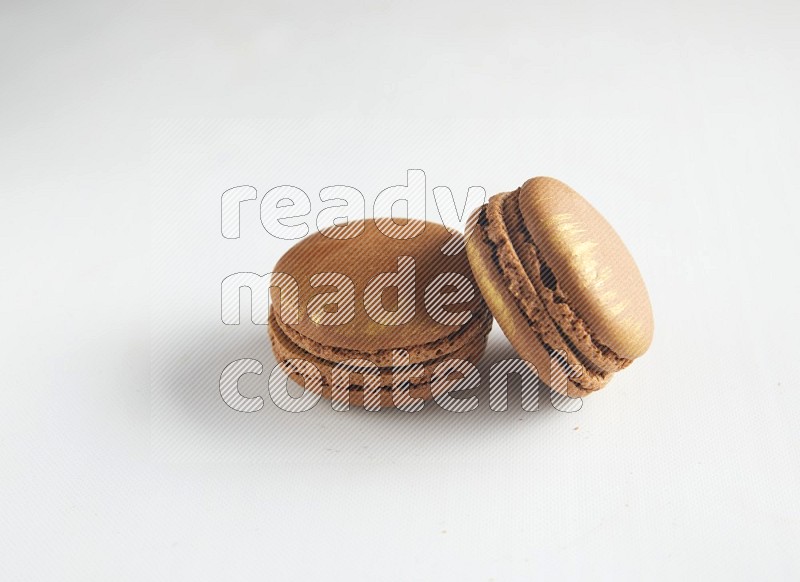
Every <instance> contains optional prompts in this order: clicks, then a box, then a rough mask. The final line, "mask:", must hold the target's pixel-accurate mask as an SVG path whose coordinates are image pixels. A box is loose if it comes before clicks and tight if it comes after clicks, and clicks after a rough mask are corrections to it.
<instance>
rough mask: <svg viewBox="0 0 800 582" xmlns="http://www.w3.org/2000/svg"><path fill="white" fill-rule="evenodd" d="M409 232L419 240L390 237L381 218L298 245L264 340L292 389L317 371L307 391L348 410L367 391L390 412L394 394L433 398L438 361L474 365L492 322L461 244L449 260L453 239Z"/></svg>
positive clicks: (281, 269)
mask: <svg viewBox="0 0 800 582" xmlns="http://www.w3.org/2000/svg"><path fill="white" fill-rule="evenodd" d="M382 221H383V222H382ZM387 225H389V227H387ZM406 226H407V227H408V226H410V227H413V228H412V230H415V232H416V236H413V237H412V238H396V236H395V233H393V232H392V228H391V223H390V222H389V221H388V220H387V219H378V222H377V223H376V221H375V220H365V221H360V222H354V223H351V224H349V225H347V226H346V227H333V228H331V229H329V230H327V231H322V232H318V233H315V234H313V235H311V236H309V237H307V238H305V239H303V240H302V241H300V242H299V243H297V244H296V245H295V246H293V247H292V248H291V249H290V250H289V251H288V252H287V253H286V254H285V255H283V257H281V259H280V260H279V261H278V263H277V265H276V266H275V269H274V271H273V277H272V285H273V286H272V288H271V309H270V317H269V335H270V339H271V341H272V346H273V352H274V353H275V356H276V359H277V360H278V361H279V363H281V365H282V366H283V367H284V368H285V369H286V371H287V372H288V373H289V374H291V375H292V376H291V377H292V378H293V379H295V380H296V381H298V383H303V381H302V380H301V372H302V371H303V370H302V367H303V366H305V369H306V371H308V370H309V369H311V370H313V369H316V370H318V371H319V374H320V375H321V385H319V386H317V385H316V384H315V383H314V382H307V381H306V382H305V385H306V388H307V389H311V390H315V389H316V390H318V391H320V392H321V393H322V394H323V396H325V397H326V398H329V399H334V400H336V399H337V395H338V398H339V399H341V398H342V397H344V398H347V399H349V403H350V405H352V406H362V405H364V402H365V394H366V393H367V392H369V393H370V394H372V395H373V396H374V395H376V394H379V395H380V406H381V407H392V406H394V405H396V402H395V400H396V396H397V392H395V394H394V396H395V397H393V394H392V392H393V391H395V390H403V391H404V392H403V394H404V395H407V396H410V397H411V398H413V399H429V398H431V396H432V395H431V383H432V381H433V380H434V372H435V371H436V370H437V366H438V365H439V364H441V363H442V362H443V361H445V360H448V359H454V358H455V359H462V360H467V361H468V362H471V363H476V362H477V361H478V360H479V359H480V357H481V355H482V354H483V352H484V349H485V347H486V335H487V334H488V333H489V330H490V329H491V325H492V316H491V313H490V312H489V310H488V309H487V307H486V304H485V303H484V301H483V299H482V298H481V296H480V293H479V291H478V289H477V286H476V285H475V281H474V278H473V275H472V270H471V268H470V266H469V262H468V260H467V257H466V254H465V252H464V251H463V239H462V245H461V247H462V249H461V251H460V252H456V253H455V254H447V253H452V252H453V246H454V245H453V240H454V237H460V235H458V234H455V235H454V234H452V233H451V232H449V231H448V230H447V229H445V228H444V227H443V226H441V225H438V224H435V223H430V222H422V221H409V222H408V223H407V225H406ZM379 227H380V228H379ZM345 230H346V231H347V232H349V234H350V235H352V234H353V233H357V232H359V230H360V231H361V232H360V234H358V235H357V236H354V237H352V238H346V237H342V236H340V233H345V234H347V232H345ZM405 230H406V232H407V231H408V228H406V229H405ZM385 233H386V234H385ZM348 236H349V235H348ZM456 246H458V245H456ZM445 251H447V252H445ZM287 281H288V282H287ZM291 281H294V283H292V282H291ZM304 362H308V363H310V364H312V365H313V368H309V367H308V364H305V363H304ZM440 370H444V367H443V368H441V369H440ZM365 372H368V373H365ZM393 372H395V374H393ZM404 374H405V377H403V375H404ZM398 378H400V380H405V381H407V384H405V383H402V382H401V383H399V384H398ZM376 379H377V380H376ZM337 382H338V383H337ZM342 382H345V384H346V386H344V387H345V388H346V393H344V392H343V391H342V390H341V389H342V387H343V385H342V384H341V383H342ZM376 382H377V384H379V389H377V388H376ZM334 388H336V389H334ZM376 397H377V396H376Z"/></svg>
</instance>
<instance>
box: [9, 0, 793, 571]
mask: <svg viewBox="0 0 800 582" xmlns="http://www.w3.org/2000/svg"><path fill="white" fill-rule="evenodd" d="M798 25H800V6H798V5H797V4H796V3H789V2H785V3H780V2H767V3H763V2H762V3H756V2H737V3H722V2H710V1H702V2H673V3H669V4H668V5H667V4H666V3H664V4H663V5H661V6H656V5H651V6H648V5H645V4H643V3H633V2H631V3H623V2H616V3H614V4H604V5H600V4H596V3H595V4H591V5H589V4H587V5H585V6H583V5H581V4H579V3H553V4H552V5H549V6H547V5H542V4H541V3H525V4H523V3H519V4H515V3H502V2H500V3H491V4H490V5H487V4H483V3H472V2H468V3H461V4H459V5H458V6H452V5H450V4H445V3H441V4H437V3H421V4H419V5H414V4H411V3H404V4H402V5H396V6H392V5H389V4H377V5H370V6H362V5H361V4H359V3H346V4H342V3H325V4H323V3H320V4H319V5H316V4H296V5H295V4H288V3H287V4H285V5H279V4H275V3H253V4H250V5H240V4H232V3H224V4H219V5H217V6H213V5H210V4H203V5H197V4H196V3H186V4H185V5H183V6H180V5H172V7H170V8H163V7H157V5H156V4H153V5H149V4H147V3H145V4H130V5H120V6H112V5H110V4H99V3H98V4H96V5H95V4H90V3H86V2H83V3H80V4H69V5H68V4H66V3H64V4H61V5H58V4H48V3H42V2H39V3H36V2H34V3H22V2H16V3H5V4H3V7H2V14H1V17H0V38H2V43H3V45H4V46H3V51H2V53H0V54H1V55H2V56H0V72H2V77H0V78H2V86H1V87H2V92H0V105H1V107H0V128H1V129H2V131H1V132H0V160H2V172H0V181H1V183H2V186H3V188H2V200H3V203H4V204H3V208H4V212H3V213H2V229H0V236H2V237H3V243H4V244H3V253H2V273H3V283H4V284H3V285H2V287H1V289H2V291H0V292H2V293H3V301H2V303H1V304H0V309H2V315H3V324H4V325H3V335H2V342H3V345H2V350H1V351H0V353H1V354H2V360H1V361H2V364H3V371H4V377H5V386H4V390H3V405H4V406H3V411H4V412H3V419H2V422H0V462H2V465H0V494H2V496H1V497H0V499H2V515H3V526H2V528H0V547H2V548H3V576H2V577H3V578H4V579H9V580H17V579H20V580H26V579H37V580H38V579H76V580H86V579H97V580H101V579H122V580H142V579H148V580H149V579H154V580H155V579H164V580H174V579H179V578H192V579H196V580H200V579H220V578H223V577H225V578H230V579H248V578H259V579H271V580H284V579H397V580H416V579H435V580H443V579H453V580H492V579H494V580H515V579H527V578H529V577H531V576H536V575H539V576H545V575H549V576H554V575H559V576H561V577H563V578H592V577H597V578H607V579H610V578H614V579H619V578H631V579H636V578H641V577H644V576H646V577H649V578H664V579H674V578H678V577H680V578H685V579H703V578H708V577H710V576H715V577H716V576H718V577H725V578H728V579H752V578H755V577H759V578H761V577H763V578H772V579H776V578H784V579H788V578H796V577H797V576H798V575H800V560H799V559H798V557H797V552H796V548H797V541H796V540H797V539H799V538H800V501H798V497H797V490H798V487H799V486H800V462H798V452H800V431H799V430H798V428H797V425H798V423H797V419H798V414H800V395H798V388H800V386H798V381H797V378H798V372H800V369H798V365H797V363H796V362H797V356H796V353H795V352H796V348H797V344H798V342H797V339H796V335H795V330H796V329H797V328H798V324H800V314H799V313H798V309H797V307H796V303H795V301H796V300H797V297H798V291H800V286H799V285H798V277H797V275H796V274H795V272H794V269H795V268H796V267H795V263H796V262H797V260H796V254H797V249H798V242H799V241H798V235H797V228H796V226H795V220H796V216H797V215H798V211H800V203H798V197H797V194H796V190H797V188H798V184H800V170H798V165H797V160H798V158H799V154H800V148H799V147H798V132H799V131H800V114H798V110H797V106H796V103H797V101H798V98H800V80H799V79H798V75H797V72H796V71H797V70H798V69H800V62H798V61H800V58H799V57H800V46H798V42H800V41H798V37H797V30H798ZM178 118H180V119H183V121H180V120H178ZM223 118H224V119H228V120H229V121H221V119H223ZM279 119H284V121H279ZM245 120H249V121H245ZM286 120H295V121H286ZM409 168H422V169H423V170H425V171H426V174H427V177H428V184H427V186H428V192H429V193H430V189H431V188H432V187H434V186H439V185H446V186H449V187H450V188H451V189H452V190H453V192H454V193H455V194H456V196H457V198H458V197H463V195H464V194H465V192H466V188H467V187H468V186H473V185H479V186H483V187H484V188H486V190H487V193H488V194H493V193H495V192H498V191H501V190H505V189H509V188H514V187H516V186H518V185H519V184H520V183H521V182H522V181H524V180H525V179H527V178H529V177H531V176H534V175H540V174H544V175H553V176H555V177H558V178H560V179H562V180H564V181H566V182H567V183H569V184H571V185H572V186H574V187H575V188H576V189H578V190H579V191H581V192H582V193H583V194H584V195H585V196H586V197H587V198H589V200H590V201H591V202H592V203H593V204H595V206H597V207H598V208H599V209H600V210H601V211H602V212H603V213H604V214H605V215H606V216H607V217H608V218H609V220H610V221H611V222H612V224H614V225H615V226H616V227H617V229H618V230H619V232H620V233H621V234H622V236H623V238H624V240H625V241H626V243H628V244H629V246H630V248H631V250H632V252H633V254H634V256H635V257H636V259H637V261H638V263H639V265H640V268H641V269H642V272H643V275H644V277H645V280H646V282H647V283H648V287H649V290H650V293H651V297H652V300H653V306H654V312H655V320H656V335H655V340H654V343H653V346H652V348H651V350H650V352H648V353H647V354H646V355H645V356H644V357H643V358H641V360H640V361H637V362H636V363H635V364H634V365H633V366H631V367H630V368H629V369H628V370H625V371H624V372H623V373H620V374H619V375H618V376H617V377H616V378H615V379H614V380H613V382H612V383H611V385H610V386H609V387H608V388H607V389H606V390H604V391H602V392H600V393H598V394H596V395H593V396H592V397H591V398H589V399H586V400H585V402H584V405H583V408H582V409H581V410H580V411H579V412H576V413H573V414H563V413H559V412H556V411H554V410H552V408H549V405H548V404H547V403H546V402H544V403H543V404H544V406H543V407H542V410H540V411H538V412H534V413H520V412H516V411H511V410H509V411H508V412H506V413H494V412H491V411H490V410H488V402H487V400H486V398H485V397H484V398H483V399H482V401H481V406H480V407H479V409H478V410H477V411H475V412H473V413H468V414H464V415H453V414H450V413H441V412H439V411H437V410H435V409H426V410H425V411H423V413H421V414H419V415H407V416H403V415H401V414H392V413H390V414H383V413H381V414H368V413H365V412H363V411H361V412H359V411H351V412H347V413H334V412H332V411H331V410H330V409H329V408H326V407H325V406H323V405H322V404H321V405H320V406H318V407H317V408H315V409H314V410H312V411H310V412H308V413H303V414H299V415H292V414H289V413H284V412H280V411H276V410H275V407H274V405H272V403H271V402H270V401H269V400H268V399H267V401H266V404H265V408H264V409H263V410H262V411H260V412H259V413H254V414H252V415H244V414H239V413H235V412H233V411H231V410H230V409H227V407H225V404H224V403H223V402H222V401H221V399H220V398H219V394H218V393H217V392H216V390H217V387H216V386H215V382H216V378H218V374H219V370H220V368H219V366H218V365H217V363H218V361H220V359H224V358H226V357H228V356H229V355H233V359H235V358H237V357H243V356H247V355H248V354H243V353H242V352H243V351H245V350H251V351H252V353H253V354H255V356H256V357H261V358H264V363H265V365H266V363H267V361H266V358H268V357H269V354H268V349H267V348H266V345H265V343H264V342H265V334H266V330H265V329H264V328H263V327H258V326H253V325H249V326H248V325H244V324H243V325H241V326H238V327H226V326H223V325H222V324H221V323H220V321H219V313H218V300H219V296H218V289H219V282H220V281H221V278H222V277H224V276H225V275H227V274H230V273H233V272H236V271H238V270H253V271H257V272H266V271H268V270H269V269H271V268H272V266H273V265H274V261H275V260H276V258H277V257H278V256H279V254H280V253H281V252H283V251H285V250H286V248H288V244H289V243H286V242H281V241H278V242H277V243H276V241H274V240H271V239H270V238H269V237H268V236H267V235H266V234H265V233H264V232H263V229H262V230H260V231H259V228H260V225H259V224H258V223H257V219H256V218H255V217H256V216H257V215H256V212H255V208H256V206H251V207H250V212H251V214H247V215H243V222H242V238H241V239H239V240H237V241H226V240H224V239H222V237H221V236H219V231H218V226H219V224H218V220H219V214H218V212H219V197H220V195H221V193H222V191H224V190H225V189H227V188H229V187H231V186H235V185H238V184H252V185H253V186H255V187H256V188H257V189H258V192H259V196H261V195H263V193H264V192H265V191H266V190H267V189H269V188H270V187H272V186H276V185H279V184H285V183H289V184H294V185H296V186H299V187H302V188H304V189H305V190H306V191H307V192H308V193H309V195H310V196H311V197H312V198H314V197H315V195H316V193H317V192H318V190H319V188H321V187H323V186H326V185H332V184H337V183H343V184H349V185H352V186H355V187H357V188H359V189H360V190H362V192H364V194H365V196H367V197H369V196H374V195H375V194H376V193H377V191H378V190H379V189H382V188H384V187H387V186H390V185H393V184H398V183H402V182H404V177H405V171H406V170H407V169H409ZM462 199H463V198H462ZM429 202H430V199H429ZM251 204H257V203H251ZM429 212H430V214H429V217H432V218H436V215H435V214H434V212H435V210H433V209H432V208H431V207H430V206H429ZM262 340H263V341H262ZM509 353H510V352H509V351H508V347H507V345H506V344H505V343H504V340H503V338H502V334H500V333H499V329H495V332H494V334H493V337H492V348H491V350H490V353H489V356H487V357H488V358H491V357H499V356H498V354H499V355H503V356H505V355H507V354H509ZM166 357H170V358H172V360H170V362H171V364H170V365H168V366H163V363H164V361H165V358H166ZM165 371H166V372H168V374H166V373H162V372H165ZM212 372H213V373H212ZM151 373H152V378H151ZM214 374H216V375H217V376H216V377H214ZM151 380H152V382H151ZM245 388H246V389H247V390H250V391H251V392H250V393H252V394H256V393H261V394H264V396H266V393H265V391H264V386H263V383H261V382H259V379H258V378H255V380H253V381H252V382H251V383H249V384H246V385H245ZM515 403H516V402H515V400H514V399H513V398H512V399H511V404H512V406H513V405H514V404H515Z"/></svg>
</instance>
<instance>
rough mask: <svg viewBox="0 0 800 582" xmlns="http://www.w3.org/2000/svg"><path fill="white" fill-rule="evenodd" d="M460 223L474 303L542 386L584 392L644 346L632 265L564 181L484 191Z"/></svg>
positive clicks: (643, 314)
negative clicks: (465, 231)
mask: <svg viewBox="0 0 800 582" xmlns="http://www.w3.org/2000/svg"><path fill="white" fill-rule="evenodd" d="M470 224H472V225H474V226H473V227H471V228H472V232H471V233H470V234H469V237H468V239H467V256H468V257H469V261H470V264H471V265H472V269H473V271H474V273H475V277H476V280H477V282H478V286H479V287H480V289H481V292H482V294H483V296H484V299H485V300H486V302H487V304H488V305H489V308H490V309H491V311H492V313H493V314H494V316H495V318H496V319H497V321H498V323H499V324H500V327H501V328H502V329H503V332H504V333H505V335H506V337H507V338H508V340H509V342H510V343H511V344H512V346H513V347H514V348H515V349H516V351H517V353H518V354H519V355H520V356H521V357H522V358H523V359H525V360H526V361H529V362H531V363H532V364H533V365H534V366H535V367H536V370H537V372H538V373H539V377H540V378H541V379H542V380H543V381H544V382H545V383H547V384H549V385H551V386H552V387H555V388H556V389H558V390H559V391H561V392H563V393H565V394H566V395H568V396H571V397H579V396H585V395H587V394H590V393H591V392H593V391H595V390H598V389H600V388H602V387H604V386H605V385H606V384H607V383H608V381H609V380H610V379H611V377H612V375H613V374H614V373H615V372H617V371H619V370H622V369H623V368H625V367H626V366H628V365H629V364H630V363H631V361H633V360H634V359H635V358H637V357H639V356H641V355H642V354H644V353H645V351H646V350H647V348H648V347H649V346H650V342H651V340H652V337H653V315H652V310H651V307H650V299H649V297H648V294H647V289H646V287H645V285H644V282H643V280H642V276H641V274H640V273H639V269H638V268H637V266H636V263H635V262H634V260H633V258H632V257H631V255H630V253H629V251H628V250H627V248H626V247H625V245H624V244H623V242H622V240H621V239H620V238H619V236H618V235H617V233H616V232H615V231H614V229H613V228H612V227H611V225H609V223H608V222H607V221H606V220H605V219H604V218H603V217H602V216H601V215H600V214H599V213H598V212H597V210H595V209H594V208H593V207H592V206H591V205H590V204H589V203H588V202H587V201H586V200H585V199H584V198H583V197H581V196H580V195H579V194H578V193H577V192H575V191H574V190H572V189H571V188H570V187H569V186H567V185H566V184H563V183H562V182H559V181H558V180H555V179H553V178H533V179H531V180H528V181H527V182H525V184H523V186H522V187H521V188H519V189H517V190H515V191H513V192H506V193H501V194H497V195H495V196H492V197H491V198H490V199H489V202H488V203H487V204H486V205H484V206H482V207H481V208H479V209H477V210H476V211H475V213H473V216H472V218H471V223H470ZM551 370H553V371H558V372H559V373H562V374H563V376H569V378H568V381H564V382H563V383H562V382H556V381H555V379H554V378H551ZM562 379H563V378H562Z"/></svg>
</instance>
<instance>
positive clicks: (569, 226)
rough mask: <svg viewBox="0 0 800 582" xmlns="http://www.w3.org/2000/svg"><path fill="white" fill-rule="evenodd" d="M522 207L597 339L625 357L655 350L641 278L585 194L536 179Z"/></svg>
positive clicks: (568, 297) (560, 280)
mask: <svg viewBox="0 0 800 582" xmlns="http://www.w3.org/2000/svg"><path fill="white" fill-rule="evenodd" d="M519 208H520V212H521V214H522V218H523V220H524V223H525V225H526V227H527V229H528V231H529V233H530V235H531V237H532V239H533V240H534V241H535V244H536V247H537V249H538V252H539V255H540V256H541V258H542V260H544V261H545V262H546V264H547V266H548V268H549V269H550V270H551V271H552V274H553V276H554V278H555V281H557V282H558V285H559V287H560V288H561V289H562V290H563V293H564V295H565V297H566V301H567V302H568V304H569V305H570V307H571V308H572V310H573V311H574V312H575V313H576V314H577V315H578V316H579V317H580V318H581V319H582V320H583V321H584V322H585V324H586V327H587V328H588V329H590V330H591V333H592V338H593V339H594V340H595V341H596V342H597V343H599V344H602V345H603V346H606V347H608V348H609V349H610V350H612V351H613V352H614V353H615V354H616V355H618V356H619V357H621V358H626V359H631V360H632V359H634V358H637V357H639V356H641V355H642V354H643V353H644V352H645V351H647V348H648V347H649V346H650V343H651V341H652V337H653V314H652V308H651V305H650V298H649V296H648V293H647V288H646V287H645V284H644V281H643V280H642V276H641V273H640V272H639V268H638V267H637V265H636V263H635V261H634V259H633V257H632V256H631V254H630V252H629V251H628V249H627V247H626V246H625V244H624V243H623V242H622V239H621V238H620V237H619V235H618V234H617V232H616V231H615V230H614V228H613V227H612V226H611V225H610V224H609V223H608V221H607V220H606V219H605V218H604V217H603V216H602V215H601V214H600V213H599V212H598V211H597V210H596V209H595V208H594V207H593V206H592V205H591V204H590V203H589V202H588V201H586V199H584V198H583V197H582V196H581V195H580V194H578V193H577V192H575V191H574V190H573V189H572V188H570V187H569V186H567V185H566V184H564V183H562V182H560V181H558V180H555V179H553V178H534V179H532V180H529V181H527V182H526V183H525V184H524V185H523V186H522V188H521V189H520V192H519Z"/></svg>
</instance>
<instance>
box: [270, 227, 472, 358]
mask: <svg viewBox="0 0 800 582" xmlns="http://www.w3.org/2000/svg"><path fill="white" fill-rule="evenodd" d="M378 220H381V221H382V220H388V219H378ZM412 222H414V223H417V224H420V223H421V224H423V225H424V228H423V229H422V232H421V233H420V234H418V235H417V236H415V237H413V238H408V239H399V238H393V237H391V236H387V235H386V234H384V233H383V232H382V231H381V230H380V229H379V228H378V226H377V225H376V222H375V220H365V221H359V223H361V225H363V231H362V232H361V234H359V235H358V236H355V237H353V238H349V239H336V238H331V237H328V236H325V234H322V233H320V232H317V233H314V234H313V235H311V236H309V237H307V238H305V239H303V240H302V241H300V242H299V243H297V244H296V245H295V246H293V247H292V248H291V249H289V251H288V252H286V254H284V255H283V257H281V259H280V260H279V261H278V263H277V265H276V266H275V268H274V269H273V273H286V274H289V275H291V276H292V277H293V278H294V279H295V280H296V281H297V284H298V287H299V322H298V323H291V324H288V325H291V328H292V329H293V330H294V331H296V332H298V333H299V334H302V335H303V336H305V337H307V338H309V339H311V340H313V341H314V342H318V343H320V344H324V345H326V346H330V347H331V348H342V349H345V350H355V351H360V352H374V351H378V350H387V349H395V348H402V349H408V348H409V347H410V346H417V345H422V344H427V343H430V342H435V341H437V340H440V339H443V338H446V337H448V336H449V335H451V334H454V333H456V332H458V331H459V330H460V329H461V328H462V327H463V326H462V325H457V324H454V325H446V324H444V323H440V322H439V321H436V320H435V319H433V318H432V317H431V316H430V315H429V313H428V310H427V309H426V305H425V291H426V289H427V287H428V285H429V284H430V283H431V282H432V281H433V280H434V279H435V278H436V277H437V276H439V275H441V274H444V273H451V272H452V273H458V274H459V275H462V276H463V277H466V279H468V280H469V282H470V285H472V288H473V293H472V298H471V300H469V301H464V302H457V303H456V304H454V305H452V306H450V307H443V309H445V310H446V311H449V312H452V313H460V312H462V311H469V312H471V313H472V319H470V321H469V323H473V320H474V319H475V318H476V316H478V315H479V314H480V312H482V311H485V309H486V307H485V304H484V303H483V300H482V298H481V297H480V293H479V292H478V290H477V287H476V286H475V282H474V278H473V275H472V271H471V269H470V266H469V262H468V261H467V257H466V253H465V252H464V251H463V248H462V250H461V252H459V253H457V254H455V255H452V256H450V255H446V254H444V253H443V252H442V249H443V248H446V246H447V243H448V242H450V241H452V239H453V237H454V236H461V235H459V234H458V233H456V234H453V233H451V232H449V231H448V230H447V229H446V228H444V227H443V226H441V225H439V224H436V223H432V222H423V221H412ZM359 223H355V222H354V223H351V224H350V225H348V226H347V227H333V228H340V229H342V230H344V228H346V229H348V230H350V229H351V228H352V229H353V230H357V229H358V227H359ZM383 230H385V231H386V230H387V228H386V227H385V226H384V227H383ZM462 247H463V245H462ZM400 257H412V258H413V259H414V314H413V317H411V318H410V319H409V320H408V321H407V322H405V323H401V324H399V325H386V324H385V323H379V322H377V321H374V320H373V319H372V318H371V317H370V316H369V315H368V313H367V309H366V307H365V305H364V296H365V289H366V288H367V286H368V284H369V283H370V281H371V280H372V279H373V278H375V277H376V276H378V275H380V274H381V273H390V272H394V273H396V272H398V259H399V258H400ZM320 273H340V274H342V275H344V276H346V277H348V278H349V279H350V280H351V281H352V282H353V286H354V291H355V305H354V308H355V314H354V316H353V317H352V319H350V320H349V321H346V322H345V323H343V324H341V325H321V324H319V323H317V322H315V320H318V319H319V317H318V316H319V314H318V313H317V314H315V313H309V311H308V306H309V301H311V300H312V299H313V298H314V297H315V296H318V295H320V294H325V293H335V292H336V291H337V286H325V285H322V284H321V283H324V282H325V278H324V277H323V278H321V280H317V286H314V285H312V282H311V277H312V276H313V275H316V274H320ZM329 280H331V281H332V279H329ZM273 281H275V276H274V275H273ZM334 285H335V283H334ZM447 290H448V289H445V291H447ZM271 293H272V304H273V306H275V305H278V302H279V301H280V294H279V293H277V292H276V288H275V287H273V288H272V291H271ZM392 298H394V299H392ZM392 301H394V302H395V305H392ZM396 302H397V293H396V291H394V290H393V291H387V292H385V293H384V294H383V301H382V304H383V306H384V307H385V308H386V309H387V310H392V309H395V308H396V307H397V305H396ZM283 325H287V323H286V322H285V321H284V322H283ZM465 325H466V324H465Z"/></svg>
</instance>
